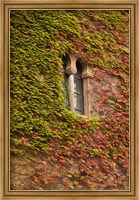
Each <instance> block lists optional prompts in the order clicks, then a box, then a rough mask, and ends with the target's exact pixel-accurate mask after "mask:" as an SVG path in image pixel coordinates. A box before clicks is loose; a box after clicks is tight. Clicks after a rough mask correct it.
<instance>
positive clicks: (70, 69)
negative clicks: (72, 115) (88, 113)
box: [66, 54, 77, 111]
mask: <svg viewBox="0 0 139 200" xmlns="http://www.w3.org/2000/svg"><path fill="white" fill-rule="evenodd" d="M76 60H77V57H76V55H75V54H69V62H68V63H67V67H66V74H68V75H69V100H70V109H71V110H72V111H74V75H75V74H76V72H77V69H76Z"/></svg>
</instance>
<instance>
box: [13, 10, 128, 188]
mask: <svg viewBox="0 0 139 200" xmlns="http://www.w3.org/2000/svg"><path fill="white" fill-rule="evenodd" d="M128 45H129V13H128V11H126V10H12V11H10V134H11V137H10V140H11V144H10V149H11V155H12V156H11V166H12V167H11V168H12V171H11V189H15V190H18V189H21V190H34V189H35V190H57V189H60V190H71V189H75V190H84V189H87V190H106V189H107V190H128V189H129V180H128V173H129V115H128V113H129V54H128ZM69 52H73V53H76V54H77V55H78V58H79V60H80V62H81V63H85V64H86V65H89V66H91V67H92V75H93V81H95V82H96V83H99V84H98V85H97V84H96V85H95V86H93V88H92V90H95V91H97V93H96V94H95V101H94V102H95V104H92V110H93V111H94V112H97V113H99V116H98V117H92V118H91V117H82V116H80V115H77V114H75V113H73V112H71V111H70V110H68V109H67V108H66V105H65V97H64V95H63V94H64V89H63V72H62V71H63V56H66V55H67V54H68V53H69ZM109 77H116V80H118V81H117V87H118V88H117V89H116V90H113V88H111V89H110V87H112V86H111V79H110V78H109ZM93 111H92V112H93ZM21 155H22V157H23V158H24V159H22V162H21V160H20V156H21ZM24 165H30V169H28V170H26V171H25V170H23V171H22V170H21V169H23V168H24ZM21 171H22V173H21ZM15 174H16V175H15ZM17 174H18V177H19V178H16V177H14V176H17ZM26 177H29V180H28V181H26ZM119 177H120V178H119ZM121 177H122V180H121ZM20 179H21V180H20Z"/></svg>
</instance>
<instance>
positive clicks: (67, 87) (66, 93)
mask: <svg viewBox="0 0 139 200" xmlns="http://www.w3.org/2000/svg"><path fill="white" fill-rule="evenodd" d="M63 85H64V89H65V91H64V96H65V105H66V107H67V108H68V109H70V101H69V75H67V74H65V75H64V83H63Z"/></svg>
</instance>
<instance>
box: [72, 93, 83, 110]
mask: <svg viewBox="0 0 139 200" xmlns="http://www.w3.org/2000/svg"><path fill="white" fill-rule="evenodd" d="M74 108H75V110H79V111H81V110H82V102H81V96H80V95H78V94H75V95H74Z"/></svg>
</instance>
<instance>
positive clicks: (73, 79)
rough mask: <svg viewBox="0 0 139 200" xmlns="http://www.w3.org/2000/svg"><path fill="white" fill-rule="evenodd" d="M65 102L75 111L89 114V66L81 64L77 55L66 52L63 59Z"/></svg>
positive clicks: (90, 75)
mask: <svg viewBox="0 0 139 200" xmlns="http://www.w3.org/2000/svg"><path fill="white" fill-rule="evenodd" d="M63 67H64V80H65V81H64V88H65V97H66V98H65V104H66V106H67V108H68V109H70V110H71V111H74V112H76V113H79V114H82V115H86V116H90V113H91V111H90V96H89V79H90V78H92V74H91V73H90V67H89V66H86V65H85V64H84V65H83V66H82V65H81V63H80V62H79V60H78V56H77V55H76V54H73V53H69V54H67V56H66V57H65V59H64V60H63Z"/></svg>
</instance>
